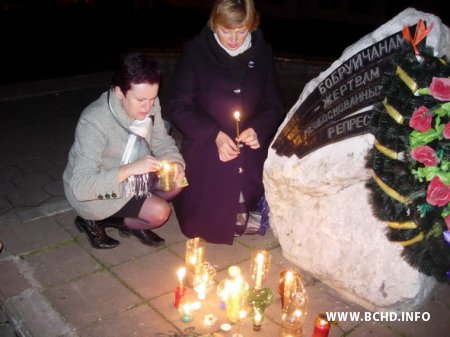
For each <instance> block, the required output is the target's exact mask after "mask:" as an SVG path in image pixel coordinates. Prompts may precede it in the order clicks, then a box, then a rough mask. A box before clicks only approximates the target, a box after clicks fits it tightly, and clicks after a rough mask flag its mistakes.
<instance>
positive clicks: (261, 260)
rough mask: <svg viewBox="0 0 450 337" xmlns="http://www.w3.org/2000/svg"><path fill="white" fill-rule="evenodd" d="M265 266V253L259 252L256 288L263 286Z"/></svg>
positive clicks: (257, 256)
mask: <svg viewBox="0 0 450 337" xmlns="http://www.w3.org/2000/svg"><path fill="white" fill-rule="evenodd" d="M263 267H264V254H263V253H258V255H256V277H255V289H256V290H260V289H261V287H262V277H263Z"/></svg>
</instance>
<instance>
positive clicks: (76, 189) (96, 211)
mask: <svg viewBox="0 0 450 337" xmlns="http://www.w3.org/2000/svg"><path fill="white" fill-rule="evenodd" d="M107 97H108V95H107V92H104V93H103V94H102V95H101V96H100V97H99V98H98V99H97V100H96V101H94V102H92V103H91V104H90V105H89V106H88V107H87V108H86V109H85V110H84V111H83V113H82V114H81V116H80V119H79V121H78V125H77V127H76V131H75V141H74V143H73V145H72V148H71V149H70V152H69V160H68V164H67V166H66V169H65V170H64V174H63V180H64V191H65V195H66V198H67V200H68V201H69V203H70V205H71V206H72V207H73V208H74V209H75V211H76V212H77V213H78V214H79V215H80V216H82V217H83V218H86V219H90V220H101V219H104V218H107V217H109V216H111V215H113V214H114V213H116V212H117V211H119V210H120V209H121V208H122V207H123V206H124V205H125V204H126V203H127V202H128V201H129V200H130V199H131V198H132V196H129V197H127V196H126V195H125V189H124V183H118V170H119V166H120V160H121V158H122V154H123V151H124V148H125V145H126V144H127V140H128V135H129V134H128V132H127V130H125V129H124V128H123V127H122V126H121V125H120V124H119V123H118V122H117V121H116V120H115V119H114V116H113V114H112V113H111V111H110V109H109V106H108V101H107ZM110 103H111V106H112V108H113V110H114V111H115V112H116V114H117V115H118V117H119V120H120V122H121V123H122V125H124V126H125V127H129V126H130V125H131V123H132V122H133V121H134V120H133V119H132V118H130V117H129V116H128V115H127V113H126V112H125V111H124V110H123V108H122V106H121V104H120V101H119V100H118V99H117V96H116V95H115V93H114V91H113V90H110ZM150 115H151V116H154V117H153V120H154V122H153V127H152V128H151V130H150V132H149V134H148V137H147V140H148V143H149V144H150V149H151V150H152V154H153V155H154V156H155V157H156V158H158V159H164V160H167V161H172V162H179V163H181V164H183V165H184V161H183V158H182V156H181V154H180V153H179V151H178V148H177V146H176V144H175V141H174V140H173V138H172V137H171V136H170V135H168V133H167V131H166V128H165V125H164V120H163V119H162V117H161V106H160V104H159V100H158V99H157V100H156V101H155V104H154V106H153V108H152V110H151V111H150Z"/></svg>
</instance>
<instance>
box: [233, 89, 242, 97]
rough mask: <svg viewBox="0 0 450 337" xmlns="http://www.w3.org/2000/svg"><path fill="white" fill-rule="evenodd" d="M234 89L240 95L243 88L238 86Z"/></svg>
mask: <svg viewBox="0 0 450 337" xmlns="http://www.w3.org/2000/svg"><path fill="white" fill-rule="evenodd" d="M233 91H234V93H235V94H236V95H239V94H240V93H241V88H236V89H234V90H233Z"/></svg>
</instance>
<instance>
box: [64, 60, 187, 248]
mask: <svg viewBox="0 0 450 337" xmlns="http://www.w3.org/2000/svg"><path fill="white" fill-rule="evenodd" d="M160 76H161V75H160V70H159V68H158V67H157V64H156V63H155V62H154V61H153V60H152V59H151V58H149V57H148V56H147V55H145V54H143V53H130V54H127V55H125V57H124V58H123V60H122V62H121V64H120V66H119V68H118V70H117V71H116V73H115V75H114V77H113V81H112V86H111V89H110V90H108V91H106V92H104V93H103V94H102V95H101V96H100V97H99V98H98V99H97V100H96V101H94V102H93V103H91V104H90V105H89V106H88V107H87V108H86V109H85V110H84V111H83V113H82V114H81V116H80V119H79V121H78V125H77V128H76V131H75V141H74V144H73V145H72V148H71V149H70V153H69V161H68V164H67V166H66V169H65V171H64V175H63V180H64V190H65V194H66V197H67V200H68V201H69V203H70V205H71V206H72V207H73V208H74V209H75V211H76V212H77V214H78V216H77V217H76V219H75V225H76V226H77V227H78V229H79V230H80V231H84V232H85V233H86V235H87V237H88V239H89V242H90V243H91V245H92V246H93V247H94V248H99V249H102V248H113V247H115V246H117V245H118V244H119V242H118V241H117V240H115V239H113V238H111V237H109V236H108V235H107V234H106V233H105V227H115V228H118V229H119V230H120V233H121V234H122V235H124V236H129V235H134V236H136V237H137V238H138V239H139V241H141V242H142V243H143V244H146V245H149V246H159V245H161V244H163V243H164V239H163V238H161V237H159V236H158V235H157V234H156V233H154V232H153V231H152V229H153V228H156V227H159V226H161V225H162V224H164V223H165V222H166V220H167V219H168V217H169V215H170V206H169V204H168V201H169V200H171V199H172V198H173V197H175V196H176V195H177V194H178V193H179V192H180V190H181V189H180V188H178V187H175V188H173V189H172V190H170V191H167V192H165V191H162V190H161V188H160V185H159V181H158V178H157V172H158V171H160V169H161V167H162V161H163V160H164V161H167V162H168V163H171V165H172V168H173V170H174V177H175V180H176V181H181V179H183V178H184V161H183V158H182V157H181V154H180V153H179V151H178V148H177V147H176V145H175V141H174V140H173V139H172V137H170V136H169V135H168V134H167V130H166V128H165V125H164V120H163V119H162V117H161V107H160V105H159V99H158V89H159V83H160Z"/></svg>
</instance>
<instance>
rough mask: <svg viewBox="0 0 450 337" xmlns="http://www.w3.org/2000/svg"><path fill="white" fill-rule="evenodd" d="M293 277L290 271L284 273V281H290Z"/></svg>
mask: <svg viewBox="0 0 450 337" xmlns="http://www.w3.org/2000/svg"><path fill="white" fill-rule="evenodd" d="M293 279H294V274H293V273H292V272H291V271H288V272H287V273H286V282H291V281H292V280H293Z"/></svg>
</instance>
